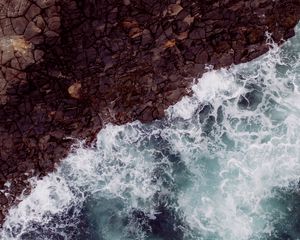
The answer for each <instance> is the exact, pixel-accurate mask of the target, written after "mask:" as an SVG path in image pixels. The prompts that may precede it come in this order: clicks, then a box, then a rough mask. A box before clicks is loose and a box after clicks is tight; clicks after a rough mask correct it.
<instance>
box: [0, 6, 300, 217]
mask: <svg viewBox="0 0 300 240" xmlns="http://www.w3.org/2000/svg"><path fill="white" fill-rule="evenodd" d="M299 18H300V2H299V0H285V1H282V0H244V1H241V0H201V1H197V0H184V1H183V0H182V1H180V0H163V1H161V0H147V1H146V0H106V1H104V0H0V204H1V209H0V222H1V221H3V219H4V216H5V214H6V212H7V209H8V207H9V206H11V205H13V204H16V203H17V202H18V200H17V196H19V195H20V193H21V192H22V191H24V190H25V191H29V190H30V187H29V184H28V182H27V180H28V179H29V178H30V177H32V176H37V177H42V176H44V175H45V174H47V173H48V172H51V171H53V170H54V165H55V163H57V162H58V161H59V160H61V159H62V158H63V157H65V156H66V154H67V153H68V151H69V149H70V146H71V144H72V143H73V141H72V140H71V139H72V138H79V139H87V140H88V142H91V141H92V140H93V139H94V137H95V136H96V134H97V133H98V131H99V130H100V129H101V128H102V127H103V126H104V124H106V123H108V122H112V123H115V124H123V123H126V122H129V121H133V120H137V119H138V120H141V121H142V122H149V121H151V120H153V119H157V118H161V117H163V115H164V109H166V108H167V107H168V106H170V105H171V104H174V103H175V102H177V101H178V100H180V98H181V97H182V96H184V95H186V94H188V89H189V86H190V84H191V83H192V81H193V79H194V78H195V77H199V76H201V75H202V74H203V73H204V71H205V65H206V64H209V65H213V66H214V68H220V67H226V66H229V65H231V64H238V63H242V62H246V61H249V60H252V59H254V58H256V57H258V56H260V55H261V54H263V53H265V52H266V51H267V50H268V46H267V45H266V44H265V42H266V37H265V33H266V32H269V33H271V34H272V37H273V39H274V41H275V42H277V43H282V42H283V40H284V39H287V38H289V37H292V36H293V35H294V27H295V25H296V24H297V22H298V21H299ZM69 137H72V138H69Z"/></svg>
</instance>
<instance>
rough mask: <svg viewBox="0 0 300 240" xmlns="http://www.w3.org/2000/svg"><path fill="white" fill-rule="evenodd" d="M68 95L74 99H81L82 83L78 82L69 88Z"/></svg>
mask: <svg viewBox="0 0 300 240" xmlns="http://www.w3.org/2000/svg"><path fill="white" fill-rule="evenodd" d="M68 93H69V94H70V96H71V97H72V98H75V99H79V98H80V96H81V83H79V82H76V83H74V84H72V85H71V86H70V87H69V88H68Z"/></svg>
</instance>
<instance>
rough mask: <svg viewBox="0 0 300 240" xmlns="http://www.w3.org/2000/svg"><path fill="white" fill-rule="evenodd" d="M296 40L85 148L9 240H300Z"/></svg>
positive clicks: (5, 234)
mask: <svg viewBox="0 0 300 240" xmlns="http://www.w3.org/2000/svg"><path fill="white" fill-rule="evenodd" d="M299 30H300V29H299ZM299 30H298V31H297V35H296V36H295V37H294V38H292V39H291V40H289V41H288V42H287V43H286V44H284V46H283V47H280V48H279V47H278V46H276V45H275V44H273V42H272V40H271V38H270V37H269V38H268V43H269V45H270V51H269V52H268V53H267V54H265V55H264V56H262V57H260V58H258V59H256V60H254V61H252V62H249V63H246V64H241V65H238V66H232V67H231V68H230V69H221V70H217V71H215V70H211V71H209V72H208V73H206V74H204V76H203V77H202V78H201V79H200V80H199V82H198V83H197V84H194V85H193V87H192V91H193V95H192V97H184V98H183V99H182V100H181V101H180V102H178V103H177V104H175V105H174V106H172V107H170V108H169V109H168V110H167V117H166V118H165V119H162V120H159V121H155V122H153V123H151V124H141V123H139V122H133V123H129V124H126V125H122V126H114V125H107V126H106V127H105V128H104V129H102V130H101V132H100V133H99V134H98V136H97V142H96V144H95V146H94V147H92V148H85V147H84V144H83V143H81V142H78V144H76V145H75V146H74V148H73V151H72V153H70V154H69V156H68V157H67V158H66V159H65V160H64V161H63V162H62V163H61V164H60V166H59V167H58V170H57V171H56V172H54V173H51V174H49V176H47V177H44V178H43V179H42V180H37V179H32V184H33V186H34V189H33V191H32V193H31V194H30V195H29V196H24V197H22V198H23V201H22V202H21V203H20V204H19V205H18V206H17V207H15V208H12V209H11V210H10V212H9V215H8V217H7V220H6V222H5V223H4V225H3V229H2V230H1V232H0V239H3V240H29V239H30V240H48V239H49V240H50V239H51V240H60V239H62V240H63V239H64V240H67V239H70V240H77V239H78V240H125V239H138V240H140V239H141V240H142V239H145V240H164V239H166V240H168V239H170V240H181V239H182V240H186V239H188V240H190V239H191V240H193V239H203V240H244V239H245V240H275V239H278V240H279V239H280V240H282V239H290V240H295V239H300V188H299V176H300V31H299Z"/></svg>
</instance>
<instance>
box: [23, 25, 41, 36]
mask: <svg viewBox="0 0 300 240" xmlns="http://www.w3.org/2000/svg"><path fill="white" fill-rule="evenodd" d="M41 32H42V30H41V29H40V28H38V27H37V26H36V25H35V23H34V22H30V23H28V25H27V27H26V30H25V33H24V37H25V38H26V40H30V39H31V38H33V37H34V36H36V35H38V34H40V33H41Z"/></svg>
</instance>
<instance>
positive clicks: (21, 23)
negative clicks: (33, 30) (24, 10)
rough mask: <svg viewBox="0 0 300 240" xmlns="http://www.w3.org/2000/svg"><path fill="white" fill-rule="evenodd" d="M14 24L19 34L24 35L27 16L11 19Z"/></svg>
mask: <svg viewBox="0 0 300 240" xmlns="http://www.w3.org/2000/svg"><path fill="white" fill-rule="evenodd" d="M11 23H12V26H13V28H14V30H15V32H16V33H17V34H20V35H22V34H23V33H24V31H25V29H26V27H27V24H28V21H27V19H26V18H25V17H18V18H12V19H11Z"/></svg>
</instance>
